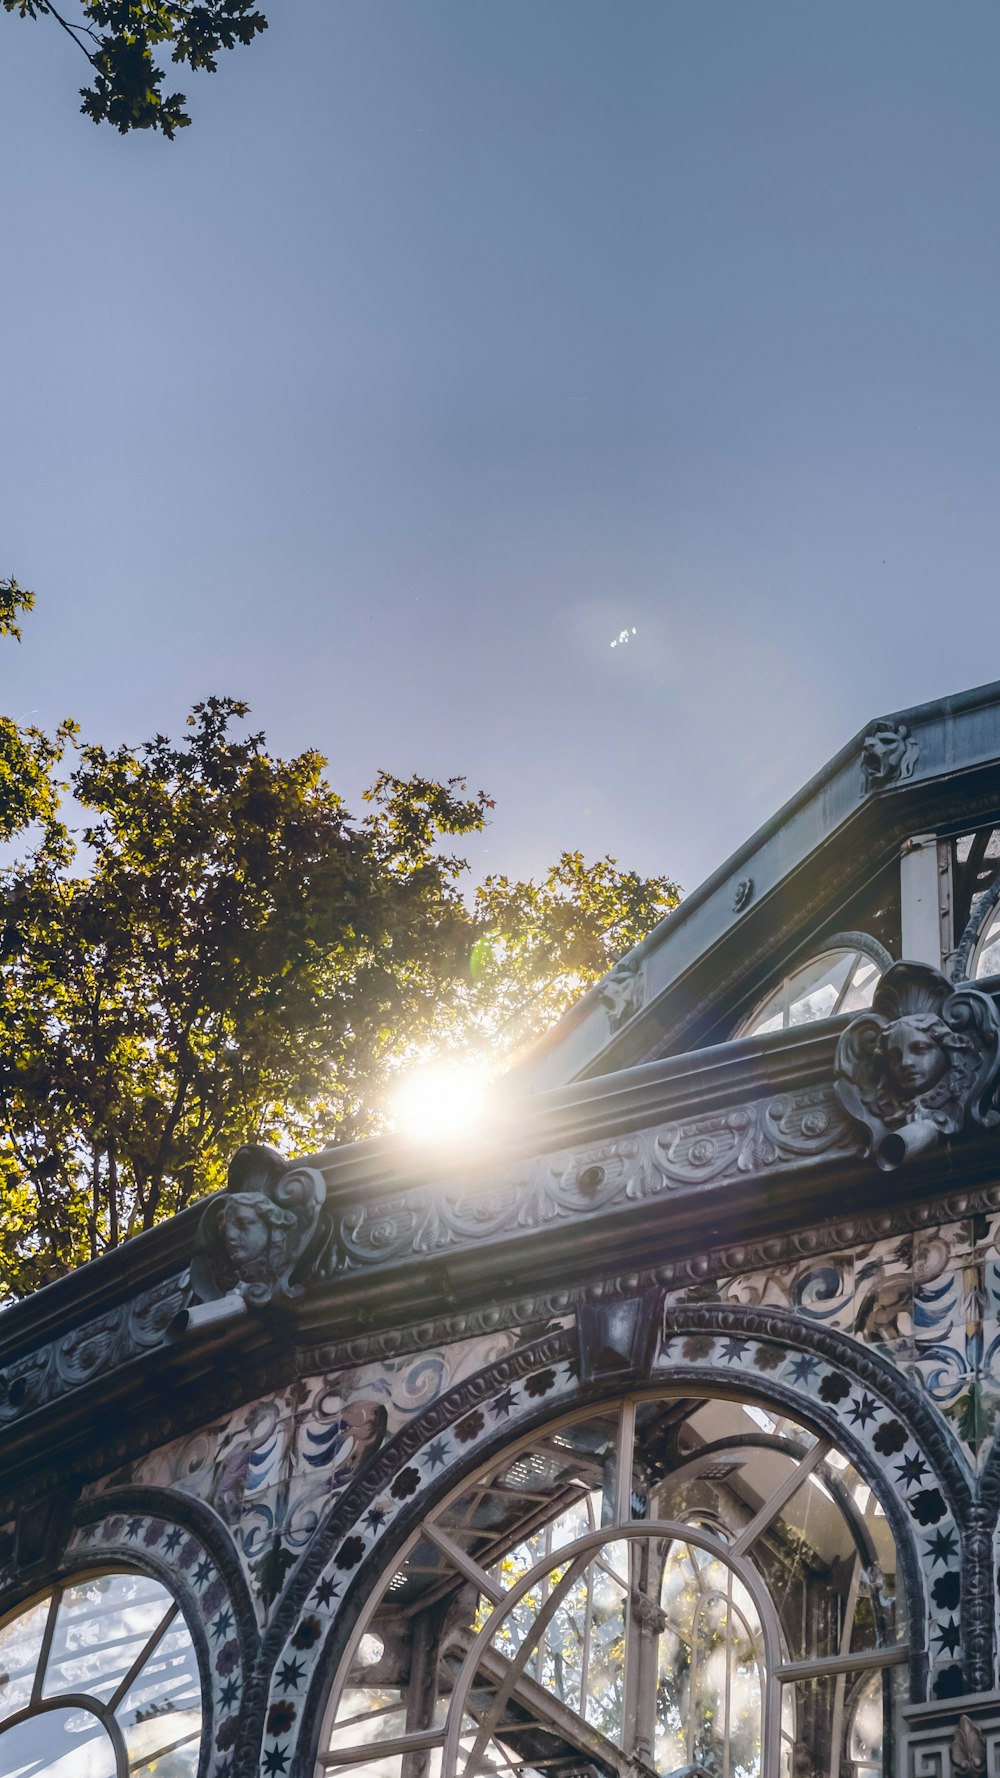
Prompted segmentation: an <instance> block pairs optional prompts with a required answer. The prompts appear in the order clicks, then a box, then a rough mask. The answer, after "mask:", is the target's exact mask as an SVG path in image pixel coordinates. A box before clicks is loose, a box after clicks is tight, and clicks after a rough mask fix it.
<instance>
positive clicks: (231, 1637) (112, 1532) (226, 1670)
mask: <svg viewBox="0 0 1000 1778" xmlns="http://www.w3.org/2000/svg"><path fill="white" fill-rule="evenodd" d="M101 1564H105V1565H108V1566H113V1565H120V1566H122V1567H129V1568H135V1569H138V1570H140V1571H142V1572H144V1573H147V1574H150V1575H152V1576H153V1577H154V1578H155V1579H158V1580H161V1581H162V1582H163V1584H164V1585H165V1586H166V1587H167V1588H168V1590H169V1591H170V1592H171V1594H172V1595H173V1597H174V1598H175V1599H176V1601H177V1603H178V1605H179V1606H180V1608H181V1610H182V1612H183V1614H184V1617H185V1621H186V1623H187V1626H188V1628H189V1630H190V1632H191V1636H192V1640H193V1642H194V1645H195V1648H196V1651H197V1655H198V1667H199V1672H200V1675H201V1695H202V1752H201V1762H200V1764H199V1767H198V1778H232V1774H233V1772H234V1769H235V1767H234V1760H235V1757H236V1753H237V1739H238V1733H239V1728H240V1709H241V1703H242V1696H243V1687H244V1683H245V1677H246V1675H247V1674H248V1673H250V1672H252V1670H253V1665H254V1661H255V1658H256V1656H257V1652H258V1648H259V1633H258V1630H257V1623H256V1615H255V1612H254V1608H253V1602H252V1600H251V1598H250V1594H249V1590H248V1588H247V1584H246V1580H245V1578H244V1576H243V1574H242V1572H241V1569H240V1565H239V1561H238V1558H237V1555H236V1551H235V1549H234V1548H233V1545H232V1543H231V1541H230V1539H229V1537H228V1535H227V1533H226V1531H225V1529H224V1527H223V1526H222V1525H221V1523H220V1522H219V1520H218V1519H217V1518H216V1516H215V1514H214V1513H212V1512H211V1511H210V1510H209V1509H208V1508H207V1507H204V1506H203V1505H202V1504H201V1503H200V1502H198V1501H193V1500H187V1499H184V1498H183V1497H181V1496H178V1495H175V1494H170V1493H168V1492H166V1491H165V1490H163V1489H159V1488H139V1487H127V1488H115V1489H110V1490H109V1491H108V1492H107V1493H105V1494H101V1495H99V1496H97V1497H95V1498H93V1499H90V1500H84V1501H82V1502H80V1503H79V1505H78V1506H77V1508H76V1510H75V1512H74V1513H73V1516H72V1522H71V1527H70V1531H69V1535H68V1537H67V1539H66V1542H65V1545H64V1548H63V1551H62V1554H61V1558H60V1560H59V1562H58V1565H57V1567H56V1569H55V1572H54V1576H53V1578H55V1579H63V1578H65V1577H67V1576H68V1575H70V1574H72V1573H75V1572H81V1571H83V1570H84V1569H85V1568H87V1567H88V1566H90V1567H92V1568H93V1567H97V1566H99V1565H101ZM2 1603H3V1602H2V1601H0V1605H2Z"/></svg>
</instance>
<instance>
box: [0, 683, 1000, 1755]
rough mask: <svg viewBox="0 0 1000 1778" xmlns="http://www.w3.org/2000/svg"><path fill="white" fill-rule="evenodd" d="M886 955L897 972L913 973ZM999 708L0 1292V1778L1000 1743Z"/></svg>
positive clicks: (906, 748) (866, 780) (898, 740)
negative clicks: (211, 1189) (573, 989)
mask: <svg viewBox="0 0 1000 1778" xmlns="http://www.w3.org/2000/svg"><path fill="white" fill-rule="evenodd" d="M904 960H905V961H904ZM998 989H1000V686H990V687H987V688H985V689H983V690H980V691H976V692H971V693H968V694H967V695H965V696H963V697H960V698H956V699H953V700H951V701H949V702H946V703H940V704H933V705H928V706H926V707H924V708H921V709H917V710H912V711H907V712H905V713H904V714H903V715H902V716H901V717H893V718H891V719H889V720H885V721H879V722H876V723H874V724H872V725H871V726H870V728H869V729H868V730H867V732H866V733H865V734H863V735H861V736H859V737H858V738H857V739H856V740H854V741H852V742H851V743H850V744H849V745H848V746H847V747H845V749H844V750H843V752H841V753H840V754H838V756H837V757H836V758H835V759H834V760H833V761H832V762H831V763H830V765H829V766H828V767H827V768H826V769H825V770H824V771H823V772H822V773H821V774H820V775H819V776H818V777H817V778H815V779H814V780H813V781H812V782H811V783H810V784H808V785H807V786H806V788H805V789H804V790H803V791H802V792H801V794H800V795H799V796H798V797H796V798H795V799H794V801H793V802H791V803H790V804H789V805H788V806H787V807H786V808H784V809H782V810H781V811H780V812H779V813H778V814H777V815H776V816H775V817H774V819H773V820H772V821H771V822H769V823H768V825H767V826H766V827H765V828H763V829H762V830H761V832H760V833H758V834H757V835H756V836H755V837H754V838H753V839H752V840H751V841H750V842H749V843H748V844H747V845H745V846H744V847H743V848H742V849H741V850H740V851H739V852H738V853H737V854H736V855H735V856H734V857H733V858H732V859H731V860H730V861H729V863H728V864H726V865H725V866H724V867H723V868H722V869H721V870H720V871H718V872H717V873H716V875H715V876H714V877H712V878H711V879H710V880H709V881H708V882H707V883H706V884H705V885H704V886H703V887H702V888H701V889H700V890H699V891H697V892H696V893H695V894H693V895H691V896H690V897H689V899H688V900H687V901H686V902H685V903H684V904H683V905H682V906H681V908H680V909H679V910H678V911H677V912H675V913H674V914H672V915H671V916H670V918H669V919H668V920H666V921H665V922H664V923H663V925H662V926H661V927H659V928H658V929H657V930H656V931H655V932H654V933H652V934H651V936H650V937H649V938H648V939H647V940H646V941H645V942H644V943H643V944H642V945H641V946H639V948H638V949H637V950H636V951H635V952H633V953H632V954H631V955H630V956H629V957H627V958H626V959H625V960H624V961H623V962H622V963H620V964H619V965H618V966H617V967H616V969H615V970H614V971H613V972H612V974H611V976H610V977H609V978H608V979H607V980H606V981H605V982H603V983H601V984H600V985H599V986H598V987H597V988H596V989H594V990H593V991H592V992H591V993H590V994H588V995H587V996H585V997H584V999H583V1000H582V1001H581V1002H580V1003H579V1005H578V1006H577V1007H576V1008H575V1009H574V1011H573V1012H572V1013H571V1014H570V1015H569V1017H568V1018H566V1019H565V1020H564V1021H563V1022H562V1023H561V1024H560V1025H559V1026H557V1027H556V1029H555V1030H553V1032H552V1033H551V1034H550V1036H549V1038H548V1039H547V1040H546V1042H545V1043H544V1044H543V1045H542V1046H540V1048H539V1049H538V1050H536V1051H535V1052H534V1054H533V1055H532V1057H531V1058H530V1059H529V1060H528V1061H527V1062H526V1063H524V1064H523V1065H522V1066H521V1067H520V1068H519V1069H518V1070H516V1071H514V1072H513V1073H512V1074H511V1075H509V1076H508V1077H506V1080H505V1083H504V1088H503V1093H502V1098H501V1104H500V1108H499V1111H498V1112H496V1113H495V1114H494V1116H493V1117H492V1119H491V1120H490V1121H489V1122H488V1123H487V1124H484V1126H483V1128H482V1130H481V1132H480V1134H479V1135H478V1137H476V1139H475V1140H474V1141H473V1140H472V1139H471V1138H470V1139H469V1140H468V1141H466V1142H465V1143H464V1144H463V1145H462V1147H461V1149H459V1148H454V1149H451V1150H448V1151H447V1152H442V1153H433V1154H432V1153H431V1152H430V1151H428V1150H426V1149H423V1150H418V1149H414V1148H410V1147H407V1145H406V1144H405V1143H403V1142H402V1141H399V1140H393V1141H388V1140H383V1141H376V1142H369V1143H364V1144H361V1145H358V1146H356V1147H350V1148H348V1147H345V1148H332V1149H329V1150H327V1151H325V1152H323V1153H321V1154H316V1155H310V1156H306V1157H304V1158H303V1159H300V1160H295V1161H286V1160H285V1159H284V1158H283V1157H282V1156H281V1155H278V1154H277V1153H275V1152H274V1151H272V1150H267V1149H245V1150H242V1151H241V1152H240V1153H239V1154H238V1155H236V1156H235V1158H234V1160H233V1163H232V1168H231V1173H230V1183H229V1187H228V1190H227V1191H226V1192H223V1193H220V1194H218V1195H217V1196H216V1197H215V1198H214V1199H211V1200H209V1201H208V1203H207V1206H206V1205H205V1204H202V1205H199V1206H196V1207H194V1208H193V1209H192V1210H190V1211H188V1212H185V1213H184V1214H183V1215H181V1216H178V1217H177V1218H176V1219H175V1220H174V1221H173V1222H171V1223H167V1224H165V1225H163V1226H162V1227H160V1228H158V1229H156V1230H154V1231H153V1232H152V1233H150V1234H148V1235H143V1236H141V1237H140V1238H139V1239H137V1240H136V1241H133V1242H132V1243H130V1244H129V1245H128V1246H126V1247H124V1248H122V1249H120V1250H119V1251H117V1252H115V1253H112V1254H110V1255H109V1256H107V1257H106V1258H104V1259H101V1260H99V1261H98V1262H96V1263H95V1264H93V1265H91V1266H86V1267H84V1268H83V1269H82V1270H81V1271H79V1272H77V1273H76V1274H75V1275H73V1276H71V1277H67V1278H65V1279H64V1280H62V1281H61V1282H60V1283H58V1284H55V1285H53V1286H51V1287H49V1288H48V1289H46V1290H43V1291H41V1292H39V1293H38V1295H37V1296H35V1297H34V1298H33V1299H32V1300H30V1301H27V1302H25V1303H23V1304H20V1305H18V1306H17V1307H15V1308H12V1309H9V1310H7V1311H6V1312H5V1313H4V1314H3V1315H2V1317H0V1348H2V1351H0V1370H2V1378H0V1427H2V1432H0V1441H2V1442H0V1450H2V1456H3V1462H2V1472H0V1490H2V1497H0V1527H2V1529H0V1584H2V1593H0V1778H15V1775H16V1778H43V1775H45V1778H126V1774H131V1775H134V1778H257V1775H258V1774H264V1775H266V1778H281V1775H285V1774H287V1775H288V1778H320V1775H323V1774H333V1775H341V1774H342V1775H343V1778H495V1775H496V1778H499V1775H506V1774H511V1775H512V1778H520V1775H521V1774H524V1775H526V1778H652V1775H653V1774H661V1775H665V1774H669V1773H692V1774H701V1773H707V1774H711V1775H712V1778H758V1775H759V1778H877V1775H879V1774H882V1773H883V1772H884V1773H886V1774H888V1773H900V1774H902V1773H905V1774H906V1775H907V1778H951V1775H952V1774H955V1778H981V1775H985V1774H986V1773H989V1774H990V1778H997V1775H998V1773H1000V1763H998V1762H1000V1753H998V1748H1000V1690H998V1675H997V1662H998V1635H997V1598H998V1590H997V1558H998V1553H997V1551H996V1549H995V1540H996V1534H997V1519H998V1510H1000V1447H995V1445H994V1437H993V1434H994V1428H995V1426H996V1423H997V1418H998V1412H1000V1184H998V1183H997V1169H998V1162H1000V1109H998V1107H1000V1096H998V1086H997V1082H998V1073H1000V1047H998V1038H1000V1017H998V1011H997V991H998Z"/></svg>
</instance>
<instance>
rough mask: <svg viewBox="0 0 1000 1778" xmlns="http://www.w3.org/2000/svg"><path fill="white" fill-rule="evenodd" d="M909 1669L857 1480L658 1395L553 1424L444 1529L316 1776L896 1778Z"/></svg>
mask: <svg viewBox="0 0 1000 1778" xmlns="http://www.w3.org/2000/svg"><path fill="white" fill-rule="evenodd" d="M460 1432H461V1427H459V1428H457V1429H456V1437H458V1436H459V1435H460ZM906 1658H907V1650H906V1643H905V1632H904V1627H903V1623H902V1603H901V1600H899V1599H898V1598H897V1594H896V1551H895V1544H894V1541H893V1538H892V1535H891V1532H890V1529H889V1524H888V1521H887V1519H886V1517H885V1515H884V1513H883V1511H882V1509H881V1507H880V1505H879V1504H878V1502H877V1501H876V1500H875V1498H874V1496H873V1494H872V1492H871V1490H870V1488H869V1487H868V1486H867V1484H866V1483H865V1482H864V1481H863V1480H862V1479H861V1477H860V1476H859V1475H858V1474H857V1473H856V1472H855V1471H854V1469H853V1468H852V1466H851V1464H850V1462H849V1461H848V1459H847V1458H846V1457H845V1456H844V1455H843V1454H842V1453H841V1452H839V1451H837V1450H836V1449H835V1448H834V1447H833V1446H832V1445H830V1444H829V1443H828V1442H827V1441H825V1440H821V1439H818V1438H817V1437H816V1436H815V1435H814V1434H813V1433H812V1432H810V1431H809V1430H807V1429H806V1428H805V1427H804V1426H802V1425H800V1424H798V1423H797V1422H795V1421H793V1420H790V1419H787V1418H784V1419H782V1418H777V1417H776V1416H775V1415H774V1414H773V1413H772V1412H770V1411H765V1410H764V1409H763V1408H761V1407H759V1406H758V1405H756V1404H755V1403H753V1402H741V1401H739V1400H735V1399H729V1398H726V1399H723V1398H713V1399H710V1400H705V1399H700V1400H697V1401H692V1400H681V1399H678V1398H677V1397H676V1396H667V1395H663V1394H654V1393H652V1392H649V1393H645V1394H642V1395H638V1396H635V1397H633V1398H629V1399H627V1400H625V1401H623V1402H621V1403H618V1404H616V1405H615V1406H614V1407H613V1408H609V1409H607V1410H604V1411H600V1410H598V1411H594V1410H591V1411H590V1412H589V1413H586V1414H584V1415H580V1414H577V1415H575V1416H572V1417H567V1418H565V1419H563V1420H560V1421H554V1422H553V1423H552V1424H551V1425H549V1426H548V1427H547V1428H545V1429H544V1430H543V1431H541V1432H539V1433H536V1434H535V1435H534V1436H533V1437H532V1438H530V1439H529V1440H528V1441H526V1442H524V1443H522V1444H520V1445H517V1446H514V1447H513V1448H512V1449H511V1450H510V1451H508V1452H507V1453H506V1455H505V1456H504V1457H503V1459H502V1460H500V1461H497V1460H494V1461H493V1462H492V1463H491V1464H489V1465H488V1466H486V1467H485V1468H483V1469H481V1470H480V1471H479V1472H478V1473H477V1475H476V1476H475V1477H474V1478H473V1479H472V1481H470V1482H466V1483H464V1484H463V1485H462V1486H461V1487H459V1488H458V1489H455V1490H453V1491H452V1493H451V1494H450V1495H449V1496H448V1497H447V1498H446V1499H445V1500H444V1501H442V1502H441V1503H440V1504H439V1505H438V1506H437V1507H436V1508H435V1509H434V1510H433V1511H432V1512H431V1513H430V1514H429V1515H428V1516H427V1517H426V1518H425V1519H424V1521H423V1523H422V1524H421V1526H420V1527H419V1529H418V1530H416V1531H414V1532H413V1533H412V1534H411V1536H410V1538H409V1540H408V1542H407V1543H406V1544H405V1545H404V1547H403V1550H402V1552H401V1553H400V1556H399V1557H398V1559H397V1562H396V1564H395V1566H394V1569H393V1571H392V1573H391V1574H389V1575H388V1576H387V1577H386V1579H385V1581H384V1583H383V1585H382V1586H381V1587H380V1588H377V1589H376V1590H375V1591H374V1593H373V1594H372V1596H371V1599H370V1601H369V1602H368V1604H367V1605H366V1607H365V1609H364V1611H363V1613H362V1615H361V1618H360V1620H359V1622H358V1624H357V1626H356V1629H355V1632H354V1636H353V1639H352V1642H351V1644H350V1646H349V1648H348V1650H347V1652H346V1654H345V1657H344V1660H343V1662H342V1664H341V1669H340V1672H339V1675H338V1678H337V1682H336V1684H335V1687H334V1692H333V1697H332V1701H331V1709H330V1715H329V1718H328V1721H327V1725H326V1728H325V1731H324V1735H323V1738H322V1742H321V1753H320V1759H319V1771H320V1772H322V1773H343V1774H344V1775H345V1778H348V1775H350V1778H498V1775H500V1774H507V1773H510V1774H515V1775H516V1774H524V1775H527V1778H584V1775H586V1778H598V1775H600V1778H628V1775H629V1774H632V1775H633V1778H634V1773H635V1771H636V1769H637V1765H638V1767H642V1766H645V1767H646V1768H649V1769H651V1770H654V1771H656V1772H657V1773H660V1774H670V1773H708V1774H711V1775H712V1778H802V1775H803V1774H804V1773H806V1772H808V1773H809V1775H810V1778H841V1770H842V1767H843V1765H844V1763H845V1762H850V1763H851V1764H852V1765H853V1770H854V1772H855V1774H856V1778H880V1774H881V1769H882V1768H881V1759H882V1752H881V1750H882V1746H883V1742H884V1740H885V1737H886V1735H887V1734H888V1733H889V1729H890V1723H891V1710H890V1704H891V1699H892V1685H893V1677H894V1675H895V1674H896V1673H897V1672H898V1670H899V1668H900V1666H901V1665H902V1664H903V1663H904V1662H905V1661H906Z"/></svg>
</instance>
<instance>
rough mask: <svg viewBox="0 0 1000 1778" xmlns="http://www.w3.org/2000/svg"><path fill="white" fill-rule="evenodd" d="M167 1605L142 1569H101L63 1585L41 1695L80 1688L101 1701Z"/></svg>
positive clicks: (135, 1656) (119, 1679) (170, 1603)
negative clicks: (112, 1571) (114, 1571)
mask: <svg viewBox="0 0 1000 1778" xmlns="http://www.w3.org/2000/svg"><path fill="white" fill-rule="evenodd" d="M172 1609H173V1601H172V1599H171V1598H170V1595H169V1593H168V1592H167V1591H166V1589H165V1588H164V1587H161V1586H160V1585H159V1583H158V1582H157V1581H154V1580H149V1579H148V1578H147V1577H146V1576H145V1575H142V1574H101V1575H96V1576H94V1578H93V1579H90V1580H85V1581H79V1582H77V1584H76V1585H75V1586H71V1587H67V1588H66V1589H65V1591H64V1593H63V1595H62V1598H61V1599H60V1601H59V1609H58V1612H57V1614H56V1627H55V1634H54V1636H53V1638H52V1648H51V1651H50V1654H49V1661H48V1666H47V1668H46V1672H45V1684H44V1687H43V1690H44V1694H45V1696H46V1697H52V1696H53V1695H54V1694H57V1693H59V1692H69V1691H86V1692H91V1693H92V1694H93V1695H94V1696H95V1697H99V1698H102V1699H103V1700H105V1701H106V1700H107V1699H108V1698H110V1697H111V1696H112V1695H113V1693H114V1692H115V1691H116V1690H117V1688H118V1686H119V1685H120V1684H121V1682H122V1680H123V1679H124V1678H125V1675H126V1674H127V1673H128V1671H129V1668H130V1667H131V1666H132V1665H133V1663H134V1662H135V1661H136V1660H137V1659H138V1657H139V1655H140V1654H141V1653H142V1650H143V1647H144V1646H145V1644H146V1642H148V1640H149V1638H150V1636H151V1635H152V1634H153V1631H154V1630H155V1629H156V1628H157V1626H158V1625H159V1624H160V1623H162V1621H163V1618H164V1616H165V1615H166V1613H167V1612H168V1611H170V1610H172Z"/></svg>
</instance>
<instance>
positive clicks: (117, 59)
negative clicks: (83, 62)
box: [3, 0, 267, 139]
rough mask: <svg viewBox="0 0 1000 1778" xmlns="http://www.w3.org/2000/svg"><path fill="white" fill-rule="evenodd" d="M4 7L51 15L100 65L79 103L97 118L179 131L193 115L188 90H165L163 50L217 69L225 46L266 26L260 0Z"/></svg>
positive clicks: (89, 1) (41, 2)
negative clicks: (187, 95) (61, 7)
mask: <svg viewBox="0 0 1000 1778" xmlns="http://www.w3.org/2000/svg"><path fill="white" fill-rule="evenodd" d="M3 8H4V11H5V12H17V13H20V15H21V17H22V18H30V19H40V18H48V19H52V20H53V22H54V23H55V24H57V25H59V26H60V27H61V29H62V30H63V31H65V32H66V34H67V36H69V37H70V38H72V40H73V42H74V43H75V44H76V45H77V48H78V49H81V50H82V51H83V54H84V55H85V56H86V58H87V61H88V62H89V63H90V66H91V69H92V71H93V79H92V83H91V85H90V86H85V87H81V89H80V95H81V98H82V99H83V104H82V106H81V107H80V109H81V110H82V111H83V112H84V113H85V114H86V115H87V116H88V117H91V118H93V120H94V122H95V123H103V122H108V123H112V124H114V125H115V128H116V129H118V130H120V131H121V133H122V135H125V134H126V132H127V131H129V130H160V131H162V133H163V135H164V136H167V137H169V138H171V139H172V138H173V136H174V135H175V134H176V132H177V131H178V130H180V129H184V128H185V127H186V126H187V125H188V124H189V123H190V122H191V119H190V117H189V115H188V113H187V111H186V109H185V106H186V102H187V101H186V95H185V94H184V93H164V92H163V90H162V89H163V81H164V79H165V75H166V70H165V68H164V67H163V66H162V57H163V55H164V54H165V53H166V52H168V51H169V54H170V58H171V60H172V61H174V62H179V63H186V64H187V66H188V67H189V68H194V69H204V70H206V71H207V72H209V73H213V74H214V73H215V71H216V69H217V67H218V59H217V58H218V55H219V52H220V51H221V50H226V49H234V48H235V47H236V45H237V44H238V43H242V44H248V43H252V42H253V40H254V38H255V37H257V36H259V34H260V32H261V31H266V29H267V19H266V18H265V17H264V14H263V13H262V12H260V11H259V10H257V8H256V6H255V4H254V0H65V7H64V9H63V10H60V8H58V7H56V6H55V5H54V4H53V0H3Z"/></svg>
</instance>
